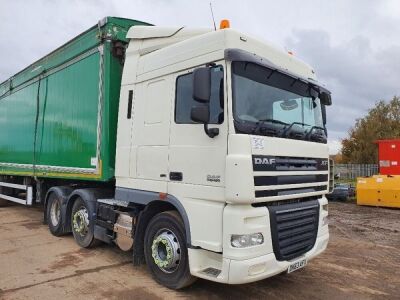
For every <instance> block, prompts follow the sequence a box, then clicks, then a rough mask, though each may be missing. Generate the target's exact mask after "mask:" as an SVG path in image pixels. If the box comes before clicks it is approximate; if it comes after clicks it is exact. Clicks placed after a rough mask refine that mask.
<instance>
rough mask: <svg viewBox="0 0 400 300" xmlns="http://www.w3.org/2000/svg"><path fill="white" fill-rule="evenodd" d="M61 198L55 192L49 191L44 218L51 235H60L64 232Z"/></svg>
mask: <svg viewBox="0 0 400 300" xmlns="http://www.w3.org/2000/svg"><path fill="white" fill-rule="evenodd" d="M61 206H62V200H61V198H60V197H59V195H57V193H54V192H53V193H51V194H50V196H49V199H48V203H47V206H46V218H47V221H48V224H49V230H50V232H51V234H52V235H55V236H61V235H62V234H63V233H64V230H63V226H64V220H63V216H62V212H61Z"/></svg>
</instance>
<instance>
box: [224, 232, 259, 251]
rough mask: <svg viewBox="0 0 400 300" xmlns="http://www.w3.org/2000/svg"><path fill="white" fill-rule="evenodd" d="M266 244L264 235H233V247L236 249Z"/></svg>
mask: <svg viewBox="0 0 400 300" xmlns="http://www.w3.org/2000/svg"><path fill="white" fill-rule="evenodd" d="M262 243H264V236H263V235H262V233H253V234H232V236H231V245H232V246H233V247H235V248H246V247H251V246H256V245H261V244H262Z"/></svg>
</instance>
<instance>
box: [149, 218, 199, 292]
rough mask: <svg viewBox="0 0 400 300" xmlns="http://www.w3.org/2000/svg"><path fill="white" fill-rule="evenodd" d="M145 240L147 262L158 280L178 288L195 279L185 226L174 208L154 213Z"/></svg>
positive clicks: (172, 287) (170, 286) (165, 284)
mask: <svg viewBox="0 0 400 300" xmlns="http://www.w3.org/2000/svg"><path fill="white" fill-rule="evenodd" d="M144 240H145V243H144V247H145V249H144V253H145V258H146V263H147V266H148V269H149V271H150V273H151V275H152V276H153V278H154V279H155V280H156V281H157V282H158V283H160V284H162V285H164V286H166V287H168V288H171V289H181V288H184V287H186V286H188V285H190V284H192V283H193V282H194V281H195V280H196V278H195V277H193V276H192V275H191V274H190V270H189V259H188V251H187V247H186V238H185V228H184V225H183V222H182V219H181V218H180V216H179V214H178V213H177V212H176V211H167V212H162V213H159V214H157V215H156V216H154V217H153V218H152V219H151V220H150V222H149V224H148V226H147V229H146V233H145V237H144Z"/></svg>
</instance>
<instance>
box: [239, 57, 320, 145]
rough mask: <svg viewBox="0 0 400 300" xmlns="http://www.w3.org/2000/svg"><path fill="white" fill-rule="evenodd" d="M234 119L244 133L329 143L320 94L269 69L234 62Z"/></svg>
mask: <svg viewBox="0 0 400 300" xmlns="http://www.w3.org/2000/svg"><path fill="white" fill-rule="evenodd" d="M232 70H233V75H232V79H233V91H232V92H233V117H234V120H235V125H237V126H236V129H237V130H238V131H240V132H243V133H251V134H261V135H262V134H265V135H273V136H279V137H284V138H297V139H309V140H313V141H318V142H324V141H325V142H326V134H325V128H324V122H323V118H322V110H323V109H324V107H323V105H321V102H320V99H319V98H318V92H317V91H316V90H314V89H313V88H312V87H311V86H310V85H309V84H307V83H306V82H304V81H301V80H298V79H295V78H292V77H290V76H288V75H286V74H282V73H279V72H278V71H274V70H271V69H268V68H266V67H263V66H260V65H257V64H254V63H248V62H233V64H232Z"/></svg>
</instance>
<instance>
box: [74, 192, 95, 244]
mask: <svg viewBox="0 0 400 300" xmlns="http://www.w3.org/2000/svg"><path fill="white" fill-rule="evenodd" d="M71 228H72V234H73V235H74V239H75V241H76V242H77V244H78V245H79V246H81V247H83V248H89V247H92V246H95V245H97V244H98V243H99V241H98V240H96V239H95V238H94V219H93V212H92V211H91V209H90V207H89V206H88V205H87V204H86V203H85V201H83V199H82V198H80V197H78V198H77V199H76V200H75V202H74V205H73V206H72V213H71Z"/></svg>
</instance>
